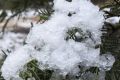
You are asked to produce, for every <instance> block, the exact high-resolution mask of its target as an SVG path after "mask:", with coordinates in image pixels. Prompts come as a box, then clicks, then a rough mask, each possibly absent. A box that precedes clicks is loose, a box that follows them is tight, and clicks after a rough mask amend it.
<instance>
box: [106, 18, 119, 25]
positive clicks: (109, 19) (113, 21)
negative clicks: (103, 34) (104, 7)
mask: <svg viewBox="0 0 120 80" xmlns="http://www.w3.org/2000/svg"><path fill="white" fill-rule="evenodd" d="M106 22H108V23H112V24H116V23H119V22H120V17H110V18H108V19H106Z"/></svg>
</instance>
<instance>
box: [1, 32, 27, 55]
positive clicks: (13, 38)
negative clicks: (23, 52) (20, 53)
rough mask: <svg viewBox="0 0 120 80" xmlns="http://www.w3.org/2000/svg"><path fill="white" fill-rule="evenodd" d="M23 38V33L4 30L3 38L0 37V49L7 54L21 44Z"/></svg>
mask: <svg viewBox="0 0 120 80" xmlns="http://www.w3.org/2000/svg"><path fill="white" fill-rule="evenodd" d="M25 38H26V35H25V34H21V33H13V32H6V33H5V35H4V36H3V38H1V39H0V50H3V51H4V52H5V53H6V54H9V52H10V53H11V52H13V51H15V50H16V49H18V48H19V47H21V46H23V42H24V40H25ZM0 53H2V51H0Z"/></svg>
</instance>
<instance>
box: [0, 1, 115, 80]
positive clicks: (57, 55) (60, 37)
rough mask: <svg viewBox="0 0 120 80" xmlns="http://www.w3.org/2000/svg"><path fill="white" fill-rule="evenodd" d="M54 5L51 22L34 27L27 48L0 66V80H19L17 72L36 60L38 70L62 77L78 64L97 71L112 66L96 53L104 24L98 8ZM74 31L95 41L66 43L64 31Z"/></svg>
mask: <svg viewBox="0 0 120 80" xmlns="http://www.w3.org/2000/svg"><path fill="white" fill-rule="evenodd" d="M54 4H55V5H54V8H53V9H54V10H55V12H54V13H53V14H52V15H51V18H50V19H49V20H48V21H46V22H45V23H43V24H36V25H34V27H33V28H32V29H31V31H30V33H29V34H28V36H27V40H26V43H27V44H26V45H24V46H23V47H21V48H19V49H17V50H16V51H14V52H13V53H11V54H10V55H9V56H8V57H7V58H6V60H5V62H4V64H3V66H2V76H3V77H4V78H5V79H6V80H10V78H11V77H14V78H19V76H18V73H19V71H20V70H21V69H22V68H23V66H24V65H25V64H26V63H27V62H28V61H30V60H31V59H36V60H38V62H39V64H40V65H39V68H40V69H53V70H54V71H55V70H59V71H60V73H62V74H63V75H65V74H67V73H69V72H72V70H74V68H76V67H77V66H78V65H80V63H84V66H97V67H100V68H106V66H109V67H110V66H112V65H113V63H114V61H115V60H114V57H113V56H112V55H110V54H109V55H108V56H107V58H108V59H110V60H106V59H105V58H104V55H103V57H101V56H100V55H99V54H100V49H99V48H98V49H95V46H96V45H97V44H100V43H101V39H100V37H101V31H100V29H101V28H102V26H103V23H104V21H105V20H104V17H103V12H101V11H99V7H97V6H94V5H93V4H92V3H91V2H90V1H88V0H73V1H72V2H67V1H66V0H54ZM86 5H87V6H86ZM68 14H71V15H70V16H69V15H68ZM74 27H76V28H80V29H82V31H83V32H84V33H87V32H88V31H89V32H90V33H91V35H92V38H93V39H94V41H93V39H91V38H90V37H88V38H87V39H85V40H84V41H83V42H76V41H75V40H72V39H69V40H68V41H66V40H65V38H66V34H67V31H68V30H69V29H71V28H74ZM77 35H78V33H77ZM86 35H87V36H88V34H86ZM78 36H79V35H78ZM107 61H108V62H107ZM104 62H105V63H104ZM8 65H9V67H8ZM75 71H76V70H75ZM74 73H75V72H74ZM17 80H19V79H17Z"/></svg>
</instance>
